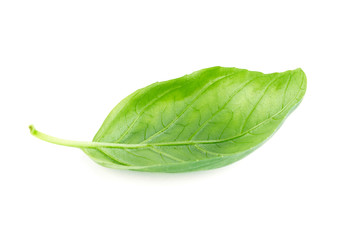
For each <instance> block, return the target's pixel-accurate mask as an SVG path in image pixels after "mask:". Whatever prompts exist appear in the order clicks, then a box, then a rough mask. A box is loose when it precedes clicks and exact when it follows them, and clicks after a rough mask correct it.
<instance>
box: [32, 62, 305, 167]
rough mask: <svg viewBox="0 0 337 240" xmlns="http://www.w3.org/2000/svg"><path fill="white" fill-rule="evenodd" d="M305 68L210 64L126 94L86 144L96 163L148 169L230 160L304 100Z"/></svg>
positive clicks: (221, 163)
mask: <svg viewBox="0 0 337 240" xmlns="http://www.w3.org/2000/svg"><path fill="white" fill-rule="evenodd" d="M305 90H306V76H305V74H304V72H303V71H302V70H301V69H296V70H292V71H286V72H282V73H272V74H263V73H260V72H254V71H248V70H244V69H237V68H224V67H213V68H207V69H202V70H200V71H197V72H194V73H192V74H189V75H185V76H183V77H180V78H177V79H173V80H169V81H165V82H157V83H154V84H152V85H150V86H147V87H145V88H142V89H139V90H137V91H136V92H134V93H132V94H131V95H129V96H128V97H127V98H125V99H124V100H122V101H121V102H120V103H119V104H118V105H117V106H116V107H115V108H114V109H113V110H112V111H111V112H110V114H109V115H108V117H107V118H106V119H105V121H104V123H103V125H102V126H101V128H100V129H99V131H98V132H97V134H96V136H95V137H94V139H93V141H92V142H78V141H69V140H62V139H58V138H55V137H51V136H48V135H46V134H43V133H41V132H39V131H37V130H36V129H35V128H34V127H33V126H30V129H31V133H32V134H33V135H35V136H36V137H38V138H40V139H43V140H45V141H48V142H52V143H56V144H60V145H65V146H71V147H77V148H81V149H82V150H83V151H84V152H85V153H86V154H87V155H89V156H90V157H91V158H92V159H93V160H95V161H96V162H97V163H98V164H100V165H102V166H105V167H109V168H117V169H130V170H137V171H149V172H187V171H197V170H206V169H212V168H218V167H222V166H225V165H228V164H230V163H233V162H235V161H237V160H239V159H241V158H243V157H245V156H246V155H248V154H249V153H251V152H252V151H254V150H255V149H256V148H258V147H259V146H261V145H262V144H263V143H264V142H265V141H266V140H267V139H268V138H269V137H270V136H271V135H272V134H273V133H274V132H275V131H276V130H277V129H278V128H279V127H280V125H281V124H282V122H283V121H284V120H285V118H286V117H287V116H288V115H289V114H290V112H292V111H293V110H294V109H295V108H296V107H297V106H298V104H299V103H300V101H301V100H302V98H303V96H304V93H305Z"/></svg>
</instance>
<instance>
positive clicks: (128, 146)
mask: <svg viewBox="0 0 337 240" xmlns="http://www.w3.org/2000/svg"><path fill="white" fill-rule="evenodd" d="M302 91H303V89H300V90H299V91H298V93H297V95H296V96H295V97H294V98H293V99H292V100H291V101H289V102H288V103H287V104H286V105H285V106H284V107H283V108H282V109H281V110H280V111H278V112H276V113H275V114H273V115H272V116H270V117H269V118H267V119H266V120H264V121H262V122H261V123H259V124H257V125H256V126H254V127H252V128H250V129H248V130H247V131H245V132H242V133H240V134H238V135H236V136H233V137H230V138H224V139H217V140H199V141H198V140H194V141H179V142H162V143H151V144H146V143H140V144H124V143H106V142H84V141H72V140H65V139H61V138H56V137H52V136H49V135H47V134H44V133H42V132H39V131H38V130H36V129H35V128H34V126H32V125H31V126H30V127H29V128H30V131H31V134H32V135H34V136H35V137H37V138H39V139H41V140H44V141H46V142H50V143H54V144H58V145H63V146H68V147H77V148H99V147H106V148H122V149H123V148H124V149H132V148H151V147H156V146H179V145H197V144H213V143H221V142H226V141H231V140H233V139H237V138H240V137H242V136H244V135H246V134H247V133H249V132H250V131H253V130H254V129H256V128H258V127H260V126H261V125H263V124H265V123H266V122H268V121H270V120H272V119H273V118H275V117H276V116H277V115H279V114H282V113H283V112H284V111H285V109H287V108H288V107H289V106H291V104H293V102H294V101H296V100H297V98H298V96H299V95H300V94H301V92H302Z"/></svg>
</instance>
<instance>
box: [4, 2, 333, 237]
mask: <svg viewBox="0 0 337 240" xmlns="http://www.w3.org/2000/svg"><path fill="white" fill-rule="evenodd" d="M335 3H336V1H328V0H321V1H310V0H306V1H296V0H283V1H270V0H269V1H238V0H235V1H234V0H233V1H210V0H208V1H196V0H194V1H183V0H179V1H172V0H171V1H158V0H157V1H145V0H142V1H83V0H82V1H72V0H65V1H61V0H58V1H33V0H31V1H15V0H12V1H10V0H8V1H6V0H4V1H1V3H0V80H1V86H0V98H1V99H0V100H1V101H0V104H1V118H0V121H1V135H0V141H1V145H0V146H1V160H0V165H1V166H0V187H1V188H0V195H1V196H0V229H1V230H0V239H4V240H11V239H20V240H21V239H34V240H39V239H43V240H45V239H48V240H49V239H52V240H53V239H63V240H64V239H71V240H73V239H81V240H85V239H104V240H105V239H118V240H124V239H146V240H148V239H170V240H172V239H175V240H176V239H184V240H185V239H193V240H195V239H231V240H232V239H233V240H237V239H258V240H263V239H268V240H270V239H282V240H283V239H296V240H298V239H306V240H308V239H324V240H330V239H334V240H335V239H337V204H336V203H337V190H336V189H337V188H336V183H337V174H336V173H337V157H336V148H337V145H336V133H337V130H336V103H337V100H336V99H337V97H336V95H337V79H336V64H337V57H336V56H337V47H336V46H337V36H336V29H337V28H336V23H337V15H336V9H337V8H336V6H335V5H334V4H335ZM216 65H220V66H226V67H238V68H246V69H249V70H256V71H262V72H265V73H270V72H275V71H284V70H289V69H295V68H297V67H301V68H302V69H303V70H304V71H305V73H306V74H307V78H308V89H307V93H306V96H305V98H304V100H303V102H302V103H301V105H300V106H299V107H298V108H297V110H296V111H295V112H294V113H293V114H292V115H291V116H290V117H289V118H288V119H287V121H286V122H285V124H284V125H283V126H282V127H281V129H280V130H279V131H278V132H277V133H276V134H275V135H274V136H273V138H272V139H271V140H269V141H268V142H267V143H266V144H265V145H264V146H262V147H261V148H259V149H258V150H257V151H255V152H254V153H253V154H251V155H249V156H248V157H246V158H245V159H243V160H241V161H239V162H237V163H235V164H232V165H230V166H228V167H224V168H221V169H216V170H212V171H206V172H195V173H186V174H156V173H137V172H131V171H118V170H112V169H107V168H103V167H101V166H99V165H97V164H95V163H94V162H93V161H92V160H90V159H89V158H88V157H87V156H86V155H85V154H84V153H83V152H81V151H79V150H77V149H73V148H67V147H61V146H57V145H53V144H49V143H45V142H42V141H40V140H38V139H36V138H34V137H32V136H31V135H30V134H29V130H28V125H29V124H32V123H33V124H34V125H35V126H36V128H37V129H39V130H41V131H43V132H46V133H48V134H51V135H54V136H58V137H62V138H67V139H73V140H91V139H92V137H93V135H94V134H95V132H96V131H97V130H98V128H99V126H100V125H101V123H102V121H103V120H104V119H105V117H106V116H107V114H108V113H109V112H110V110H111V109H112V108H113V107H114V106H115V105H116V104H117V103H118V102H119V101H120V100H121V99H123V98H124V97H125V96H127V95H128V94H130V93H132V92H133V91H135V90H136V89H138V88H141V87H144V86H147V85H148V84H150V83H153V82H156V81H163V80H168V79H172V78H176V77H180V76H182V75H184V74H187V73H191V72H193V71H196V70H199V69H201V68H206V67H211V66H216Z"/></svg>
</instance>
